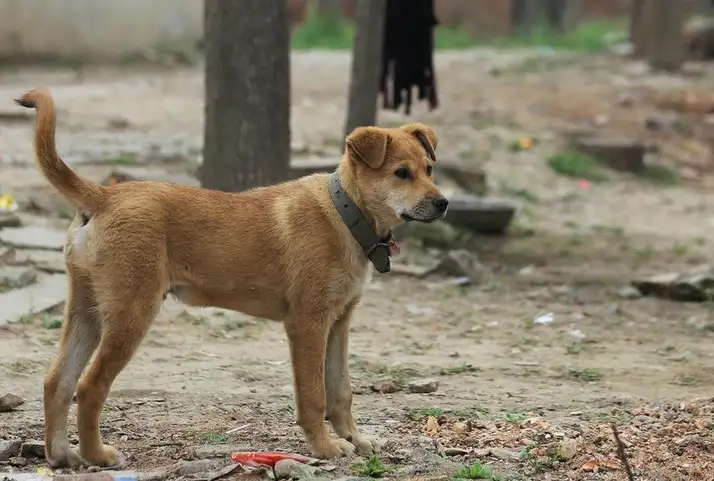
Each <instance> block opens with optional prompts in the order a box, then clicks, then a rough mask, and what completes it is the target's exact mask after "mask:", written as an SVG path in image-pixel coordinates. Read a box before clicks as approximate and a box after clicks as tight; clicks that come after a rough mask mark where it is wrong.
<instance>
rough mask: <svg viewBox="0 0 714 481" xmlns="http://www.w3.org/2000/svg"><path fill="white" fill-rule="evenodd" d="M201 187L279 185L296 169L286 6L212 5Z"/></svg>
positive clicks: (256, 2) (216, 1)
mask: <svg viewBox="0 0 714 481" xmlns="http://www.w3.org/2000/svg"><path fill="white" fill-rule="evenodd" d="M204 10H205V12H204V15H205V18H204V19H205V34H204V35H205V39H206V40H205V43H206V78H205V99H206V100H205V102H206V106H205V130H204V149H203V157H204V160H203V167H202V169H201V183H202V185H203V186H204V187H206V188H210V189H218V190H224V191H233V192H237V191H242V190H245V189H249V188H252V187H257V186H262V185H268V184H274V183H277V182H280V181H283V180H285V179H287V178H288V176H289V168H290V38H289V30H288V18H287V10H286V6H285V0H240V1H232V0H205V4H204Z"/></svg>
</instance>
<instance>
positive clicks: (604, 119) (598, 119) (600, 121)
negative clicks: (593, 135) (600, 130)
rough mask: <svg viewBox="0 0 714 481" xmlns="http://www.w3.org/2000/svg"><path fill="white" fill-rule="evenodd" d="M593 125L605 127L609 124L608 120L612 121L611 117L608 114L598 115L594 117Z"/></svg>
mask: <svg viewBox="0 0 714 481" xmlns="http://www.w3.org/2000/svg"><path fill="white" fill-rule="evenodd" d="M592 122H593V125H595V126H596V127H603V126H605V125H607V123H608V122H610V117H608V116H607V115H596V116H595V117H593V119H592Z"/></svg>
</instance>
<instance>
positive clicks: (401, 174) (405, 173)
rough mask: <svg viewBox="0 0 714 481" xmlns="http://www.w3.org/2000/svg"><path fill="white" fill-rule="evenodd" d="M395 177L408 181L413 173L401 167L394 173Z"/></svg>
mask: <svg viewBox="0 0 714 481" xmlns="http://www.w3.org/2000/svg"><path fill="white" fill-rule="evenodd" d="M394 175H396V176H397V177H399V178H400V179H408V178H409V177H411V175H412V173H411V172H409V169H407V168H406V167H400V168H399V169H397V170H395V171H394Z"/></svg>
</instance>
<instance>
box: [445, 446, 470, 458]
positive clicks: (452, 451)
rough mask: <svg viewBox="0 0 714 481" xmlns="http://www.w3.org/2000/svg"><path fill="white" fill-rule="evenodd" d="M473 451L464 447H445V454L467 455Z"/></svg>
mask: <svg viewBox="0 0 714 481" xmlns="http://www.w3.org/2000/svg"><path fill="white" fill-rule="evenodd" d="M470 453H471V451H469V450H468V449H462V448H445V449H444V456H466V455H467V454H470Z"/></svg>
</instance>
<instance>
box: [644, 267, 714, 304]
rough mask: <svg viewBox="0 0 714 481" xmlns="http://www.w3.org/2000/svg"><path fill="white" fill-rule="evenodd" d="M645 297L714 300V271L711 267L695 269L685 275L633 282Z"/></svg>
mask: <svg viewBox="0 0 714 481" xmlns="http://www.w3.org/2000/svg"><path fill="white" fill-rule="evenodd" d="M632 286H633V287H634V288H635V289H637V290H638V291H639V292H640V293H641V294H642V295H643V296H654V297H661V298H664V299H671V300H675V301H694V302H704V301H708V300H711V299H714V271H713V270H712V268H711V267H710V266H709V265H706V264H705V265H701V266H698V267H695V268H693V269H691V270H689V271H687V272H685V273H682V274H678V273H669V274H660V275H657V276H651V277H647V278H644V279H636V280H633V281H632Z"/></svg>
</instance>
